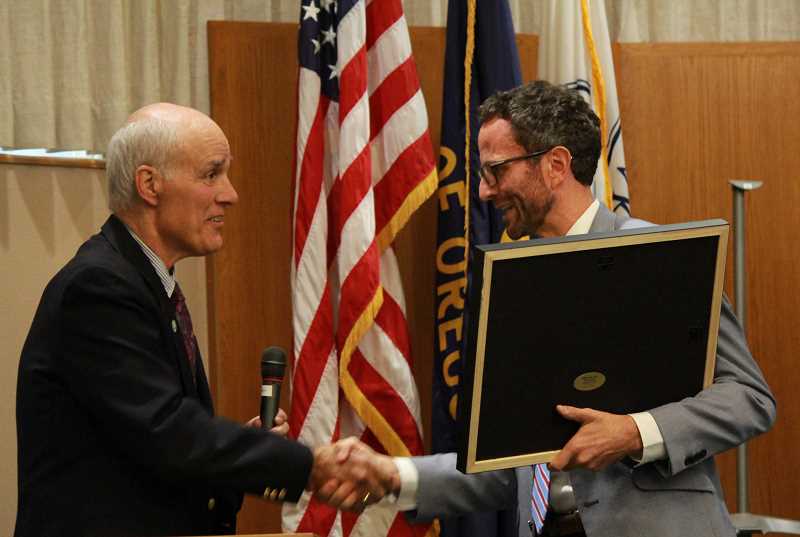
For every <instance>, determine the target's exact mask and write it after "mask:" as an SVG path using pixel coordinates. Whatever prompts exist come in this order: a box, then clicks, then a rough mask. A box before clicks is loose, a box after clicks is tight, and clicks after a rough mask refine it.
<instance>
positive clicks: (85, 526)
mask: <svg viewBox="0 0 800 537" xmlns="http://www.w3.org/2000/svg"><path fill="white" fill-rule="evenodd" d="M176 327H177V325H176V324H175V311H174V308H173V306H172V304H171V303H170V301H169V298H168V297H167V294H166V292H165V291H164V287H163V285H162V283H161V281H160V280H159V278H158V276H157V275H156V273H155V271H154V270H153V267H152V265H151V264H150V262H149V260H148V259H147V258H146V257H145V255H144V253H143V252H142V250H141V248H140V247H139V245H138V244H137V243H136V242H135V241H134V239H133V238H132V237H131V235H130V234H129V233H128V231H127V230H126V229H125V227H124V226H123V225H122V223H121V222H120V221H119V220H118V219H117V218H116V217H114V216H112V217H111V218H109V220H108V221H107V222H106V223H105V225H104V226H103V228H102V230H101V232H100V233H99V234H98V235H95V236H93V237H92V238H90V239H89V240H88V241H87V242H86V243H84V244H83V245H82V246H81V248H80V249H79V250H78V253H77V254H76V255H75V257H74V258H73V259H72V260H71V261H70V262H69V263H68V264H67V265H66V266H65V267H64V268H63V269H62V270H61V271H60V272H59V273H58V274H56V276H55V277H54V278H53V279H52V280H51V281H50V283H49V284H48V285H47V288H46V289H45V291H44V294H43V296H42V300H41V303H40V304H39V307H38V310H37V312H36V315H35V317H34V320H33V325H32V326H31V329H30V332H29V334H28V338H27V340H26V342H25V345H24V347H23V350H22V356H21V359H20V365H19V377H18V380H17V442H18V467H19V506H18V510H17V525H16V531H15V535H16V536H17V537H27V536H30V537H34V536H35V537H47V536H58V537H66V536H95V535H97V536H101V535H102V536H104V537H113V536H133V535H136V536H142V535H202V534H213V533H228V532H232V531H233V530H234V527H235V526H234V524H235V516H236V511H237V510H238V508H239V505H240V503H241V493H242V492H250V493H255V494H262V493H263V492H264V490H265V488H267V487H270V488H271V489H278V490H284V491H285V499H287V500H295V501H296V500H297V498H298V497H299V496H300V494H301V492H302V490H303V488H304V486H305V484H306V482H307V480H308V475H309V472H310V468H311V464H312V455H311V453H310V451H309V450H308V449H307V448H306V447H304V446H301V445H300V444H297V443H294V442H291V441H288V440H285V439H283V438H280V437H278V436H276V435H273V434H271V433H268V432H266V431H261V430H256V429H252V428H245V427H242V426H240V425H237V424H236V423H234V422H231V421H228V420H226V419H223V418H219V417H214V412H213V407H212V402H211V396H210V392H209V389H208V383H207V380H206V376H205V372H204V370H203V365H202V361H201V360H197V361H196V363H197V369H198V370H197V386H196V387H195V385H194V383H193V382H192V377H191V372H190V370H189V365H188V360H187V359H186V355H185V353H186V351H185V349H184V345H183V341H182V339H181V336H180V331H179V330H177V331H176V330H175V328H176Z"/></svg>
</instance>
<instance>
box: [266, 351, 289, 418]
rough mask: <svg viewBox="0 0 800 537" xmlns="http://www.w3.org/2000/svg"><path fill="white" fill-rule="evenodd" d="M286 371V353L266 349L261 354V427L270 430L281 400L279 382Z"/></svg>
mask: <svg viewBox="0 0 800 537" xmlns="http://www.w3.org/2000/svg"><path fill="white" fill-rule="evenodd" d="M285 370H286V351H285V350H283V349H282V348H280V347H267V348H266V349H264V352H262V353H261V427H262V428H264V429H272V426H273V423H274V421H275V415H276V414H277V413H278V404H279V403H280V400H281V382H283V373H284V371H285Z"/></svg>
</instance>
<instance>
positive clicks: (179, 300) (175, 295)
mask: <svg viewBox="0 0 800 537" xmlns="http://www.w3.org/2000/svg"><path fill="white" fill-rule="evenodd" d="M172 304H173V305H174V306H175V316H176V317H177V319H178V327H179V328H180V330H181V336H182V337H183V346H184V348H185V349H186V357H187V358H188V360H189V370H190V371H191V372H192V382H194V385H195V386H197V367H196V366H197V338H195V337H194V329H193V328H192V317H191V316H190V315H189V308H187V307H186V297H184V296H183V293H182V292H181V288H180V286H179V285H178V282H175V289H174V290H173V291H172Z"/></svg>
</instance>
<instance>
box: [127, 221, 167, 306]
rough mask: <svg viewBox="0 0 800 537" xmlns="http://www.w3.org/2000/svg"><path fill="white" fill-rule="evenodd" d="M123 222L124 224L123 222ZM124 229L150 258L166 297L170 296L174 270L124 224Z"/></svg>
mask: <svg viewBox="0 0 800 537" xmlns="http://www.w3.org/2000/svg"><path fill="white" fill-rule="evenodd" d="M123 224H125V223H124V222H123ZM125 229H127V230H128V233H130V234H131V237H133V240H135V241H136V242H137V243H138V244H139V246H140V247H141V249H142V251H143V252H144V255H146V256H147V259H149V260H150V264H151V265H153V269H155V271H156V274H158V279H159V280H161V285H163V286H164V291H166V292H167V296H168V297H172V292H173V291H174V290H175V274H174V270H172V271H171V270H169V269H168V268H167V266H166V265H165V264H164V262H163V261H162V260H161V258H160V257H158V256H157V255H156V253H155V252H154V251H153V250H151V249H150V247H149V246H147V245H146V244H145V243H144V241H143V240H142V239H140V238H139V236H138V235H137V234H136V233H134V232H133V230H132V229H131V228H129V227H128V225H127V224H125Z"/></svg>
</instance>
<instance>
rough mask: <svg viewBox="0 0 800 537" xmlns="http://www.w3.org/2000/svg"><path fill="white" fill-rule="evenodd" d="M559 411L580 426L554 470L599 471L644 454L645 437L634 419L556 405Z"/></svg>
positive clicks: (555, 461)
mask: <svg viewBox="0 0 800 537" xmlns="http://www.w3.org/2000/svg"><path fill="white" fill-rule="evenodd" d="M556 410H558V413H559V414H561V415H562V416H563V417H565V418H566V419H568V420H571V421H577V422H578V423H580V424H581V427H580V429H578V432H577V433H575V435H574V436H573V437H572V438H570V440H569V442H567V445H565V446H564V448H563V449H562V450H561V451H560V452H559V453H558V455H556V457H555V458H554V459H553V461H552V462H551V463H550V467H551V468H553V469H554V470H572V469H574V468H588V469H589V470H595V471H597V470H602V469H603V468H605V467H606V466H608V465H609V464H612V463H614V462H617V461H618V460H620V459H622V458H623V457H626V456H628V455H634V456H635V455H640V454H641V452H642V437H641V434H640V433H639V428H638V427H637V426H636V422H634V421H633V418H632V417H630V416H628V415H620V414H610V413H608V412H601V411H599V410H592V409H591V408H575V407H572V406H566V405H557V406H556Z"/></svg>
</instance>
